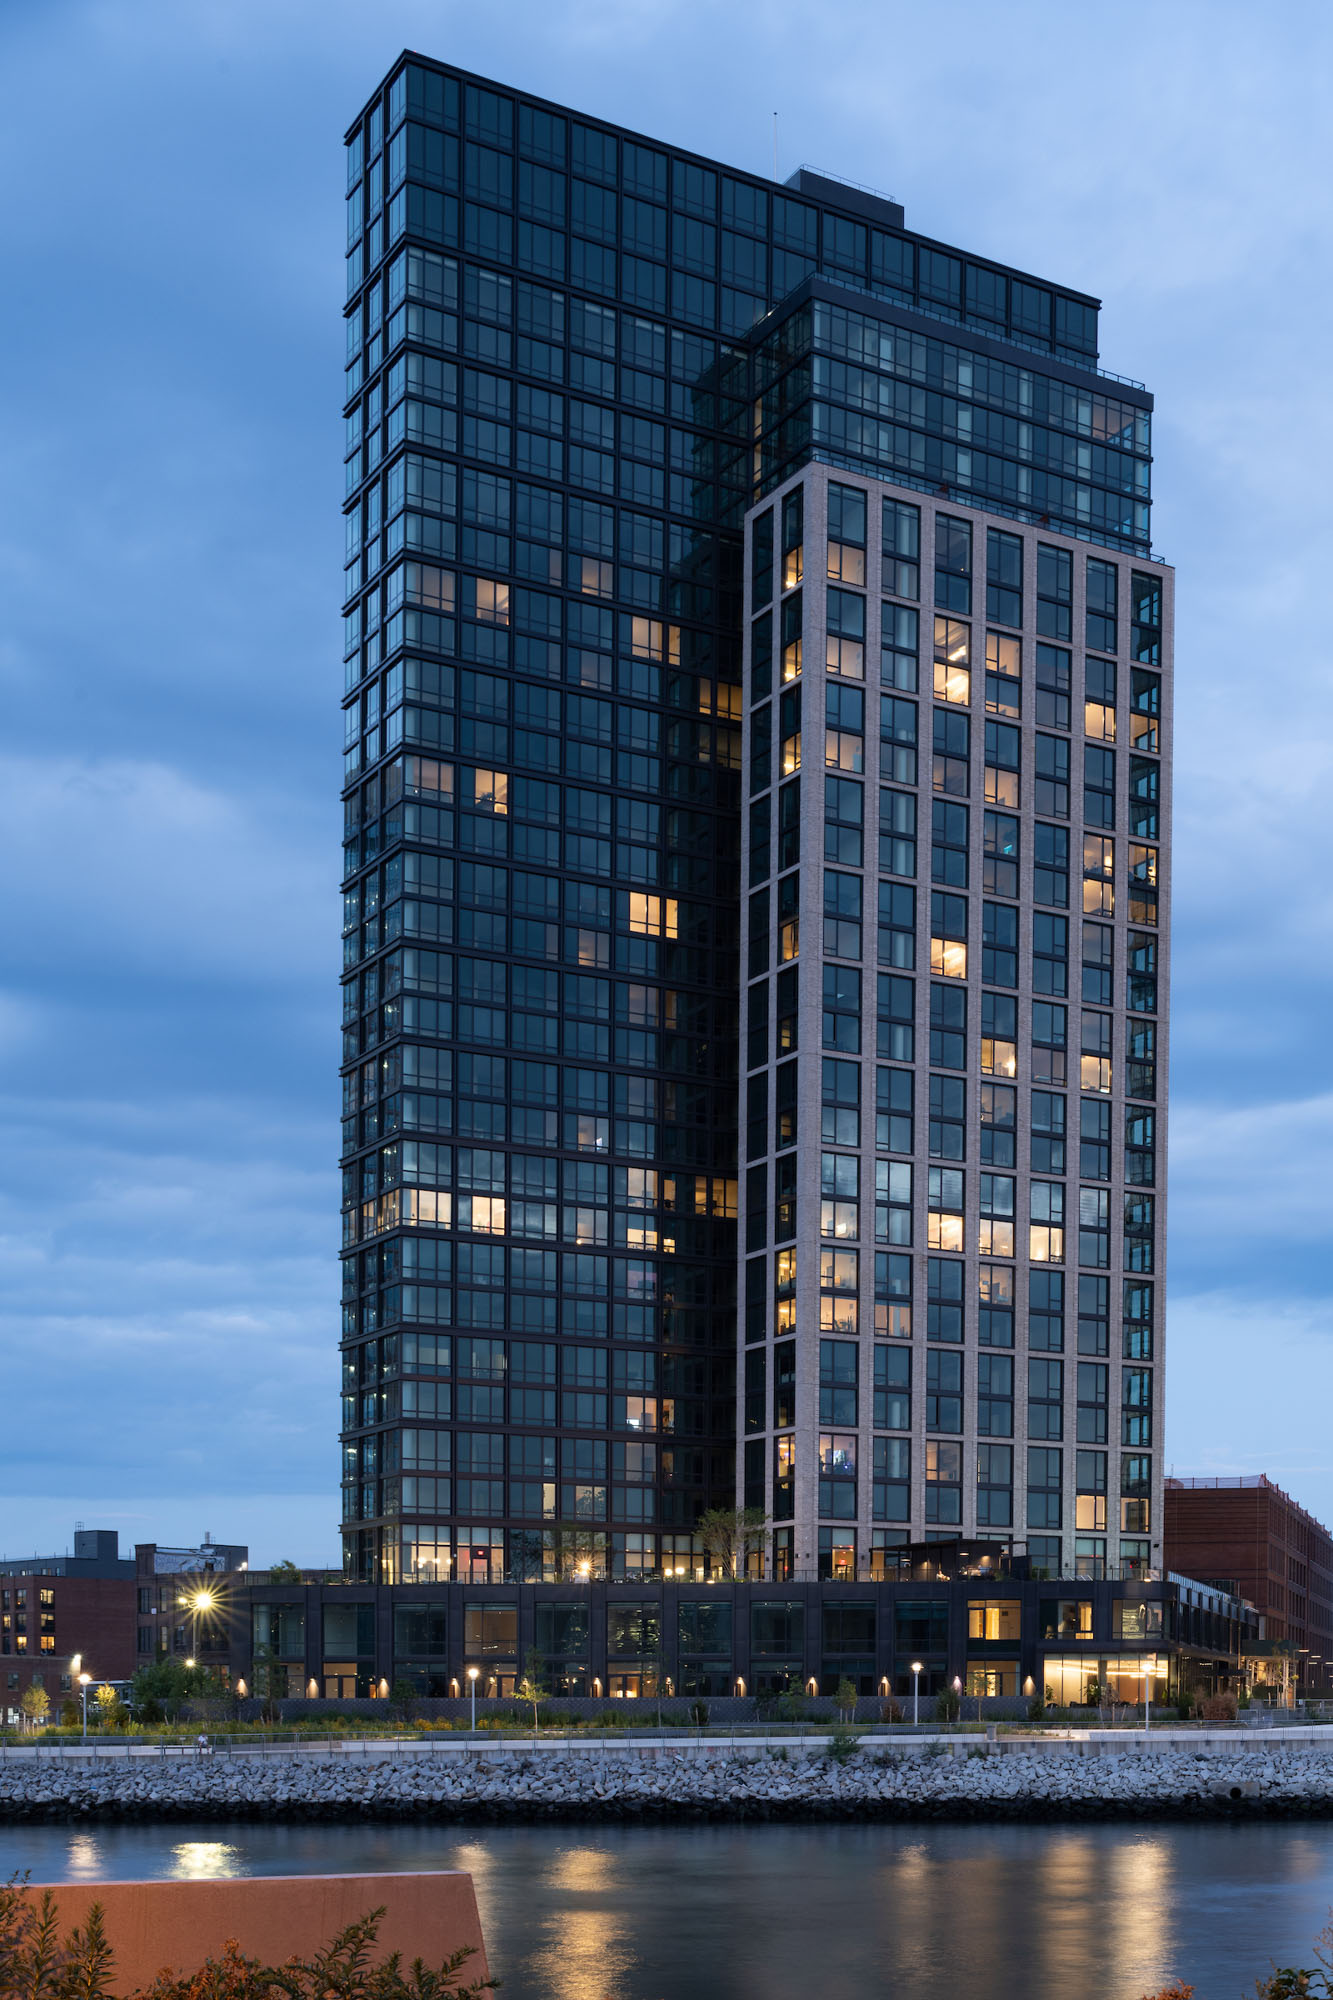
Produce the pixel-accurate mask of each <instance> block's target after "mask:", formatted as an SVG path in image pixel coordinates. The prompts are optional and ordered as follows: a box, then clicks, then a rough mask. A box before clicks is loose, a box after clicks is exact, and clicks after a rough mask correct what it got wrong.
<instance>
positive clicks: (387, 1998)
mask: <svg viewBox="0 0 1333 2000" xmlns="http://www.w3.org/2000/svg"><path fill="white" fill-rule="evenodd" d="M383 1915H384V1910H383V1908H380V1909H378V1910H371V1911H370V1912H369V1914H368V1915H366V1916H364V1917H362V1918H360V1919H359V1921H358V1922H356V1923H354V1924H349V1925H348V1926H347V1928H346V1930H344V1931H340V1932H339V1934H338V1936H337V1937H335V1938H334V1940H333V1942H332V1943H331V1944H329V1945H327V1946H326V1947H325V1949H324V1950H323V1951H319V1952H316V1954H315V1956H314V1957H313V1958H311V1959H300V1958H292V1959H288V1961H287V1962H286V1964H284V1965H277V1966H274V1965H262V1964H261V1963H260V1961H259V1960H258V1959H257V1958H246V1957H245V1956H244V1955H243V1953H242V1952H241V1950H240V1948H239V1946H238V1945H237V1944H236V1943H235V1942H234V1940H233V1941H232V1942H229V1943H228V1944H227V1945H226V1947H225V1948H224V1950H223V1954H222V1956H221V1958H210V1959H207V1960H205V1962H204V1964H203V1965H202V1966H201V1967H200V1968H199V1970H198V1971H197V1972H194V1973H189V1974H186V1975H185V1976H184V1977H181V1978H177V1977H175V1976H173V1975H172V1974H171V1973H169V1972H161V1973H159V1974H158V1976H157V1978H156V1979H155V1980H154V1981H153V1983H152V1985H151V1986H150V1987H148V1988H147V1990H146V1992H144V1993H143V1994H140V1995H137V1996H135V2000H479V1996H480V1995H481V1994H483V1993H487V1992H490V1991H492V1990H493V1989H494V1988H495V1987H496V1986H497V1985H498V1983H499V1982H498V1981H497V1980H494V1979H478V1980H473V1981H471V1982H468V1983H465V1982H464V1981H463V1980H462V1978H461V1977H459V1976H458V1975H459V1974H460V1973H461V1970H462V1968H463V1966H464V1965H465V1964H466V1962H467V1960H468V1959H469V1958H472V1957H474V1956H475V1951H474V1948H473V1947H472V1946H471V1945H465V1946H464V1947H463V1949H462V1950H461V1951H456V1952H454V1953H453V1954H452V1955H451V1956H450V1957H449V1958H446V1959H445V1960H444V1962H443V1963H442V1964H441V1965H438V1966H428V1965H426V1964H424V1963H423V1961H422V1960H421V1959H419V1958H417V1959H414V1960H413V1961H412V1963H411V1965H410V1966H406V1967H405V1966H404V1965H403V1962H402V1954H401V1953H400V1952H394V1953H393V1954H392V1956H391V1957H389V1958H386V1959H382V1960H381V1961H380V1962H379V1963H378V1964H373V1963H372V1962H371V1954H372V1952H373V1951H374V1947H375V1941H376V1938H377V1936H378V1933H379V1925H380V1919H381V1918H382V1917H383ZM117 1990H118V1989H117V1984H116V1975H115V1954H114V1952H113V1950H112V1947H111V1945H110V1943H109V1942H108V1940H107V1936H106V1931H105V1928H104V1925H103V1921H102V1908H101V1905H100V1903H94V1904H93V1906H92V1908H91V1909H90V1910H89V1912H88V1922H87V1924H86V1926H85V1927H84V1928H83V1929H82V1930H78V1929H75V1930H72V1931H71V1932H70V1933H69V1935H68V1936H67V1937H62V1936H61V1935H60V1919H59V1916H58V1914H57V1910H56V1903H55V1898H54V1897H53V1896H52V1894H51V1891H50V1890H49V1889H48V1890H46V1891H45V1892H44V1894H43V1896H42V1899H41V1901H40V1902H36V1901H34V1899H33V1897H32V1896H31V1895H30V1894H29V1892H28V1890H27V1888H26V1885H25V1884H24V1883H22V1882H18V1881H15V1880H13V1879H11V1880H10V1881H9V1882H8V1883H7V1884H6V1885H5V1886H4V1887H3V1888H0V2000H113V1996H114V1995H115V1994H116V1992H117Z"/></svg>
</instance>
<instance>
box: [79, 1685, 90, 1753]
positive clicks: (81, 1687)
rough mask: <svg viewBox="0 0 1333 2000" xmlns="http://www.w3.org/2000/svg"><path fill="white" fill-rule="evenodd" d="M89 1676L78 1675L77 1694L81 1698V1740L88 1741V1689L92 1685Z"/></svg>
mask: <svg viewBox="0 0 1333 2000" xmlns="http://www.w3.org/2000/svg"><path fill="white" fill-rule="evenodd" d="M92 1678H93V1677H92V1675H91V1674H80V1675H79V1692H80V1693H81V1694H82V1696H83V1740H84V1742H85V1743H87V1741H88V1689H89V1687H90V1686H91V1684H92Z"/></svg>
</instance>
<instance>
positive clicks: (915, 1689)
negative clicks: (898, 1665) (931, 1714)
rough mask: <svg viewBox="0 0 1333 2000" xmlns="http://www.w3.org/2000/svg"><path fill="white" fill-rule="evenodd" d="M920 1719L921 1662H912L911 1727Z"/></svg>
mask: <svg viewBox="0 0 1333 2000" xmlns="http://www.w3.org/2000/svg"><path fill="white" fill-rule="evenodd" d="M920 1721H921V1662H920V1660H913V1662H912V1727H913V1729H916V1728H917V1727H918V1726H919V1724H920Z"/></svg>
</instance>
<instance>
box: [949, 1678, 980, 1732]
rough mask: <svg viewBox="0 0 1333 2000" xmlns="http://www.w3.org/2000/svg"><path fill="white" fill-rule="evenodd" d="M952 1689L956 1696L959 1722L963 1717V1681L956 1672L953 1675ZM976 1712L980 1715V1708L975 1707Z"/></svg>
mask: <svg viewBox="0 0 1333 2000" xmlns="http://www.w3.org/2000/svg"><path fill="white" fill-rule="evenodd" d="M953 1691H954V1693H955V1694H956V1695H957V1697H958V1720H959V1721H960V1722H961V1721H962V1719H963V1683H962V1680H961V1678H960V1677H959V1676H958V1675H957V1674H955V1675H954V1677H953ZM977 1714H978V1716H980V1714H981V1710H980V1708H978V1709H977Z"/></svg>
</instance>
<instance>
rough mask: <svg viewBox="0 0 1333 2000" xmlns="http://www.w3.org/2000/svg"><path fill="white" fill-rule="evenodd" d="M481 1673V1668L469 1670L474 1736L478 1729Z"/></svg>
mask: <svg viewBox="0 0 1333 2000" xmlns="http://www.w3.org/2000/svg"><path fill="white" fill-rule="evenodd" d="M480 1673H481V1668H480V1667H469V1668H468V1670H467V1677H468V1685H469V1687H470V1688H471V1690H472V1729H473V1734H474V1735H475V1733H476V1728H477V1678H478V1676H479V1674H480Z"/></svg>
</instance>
